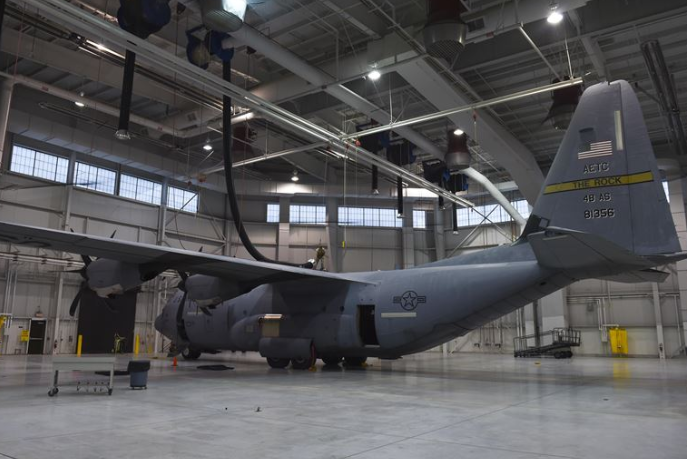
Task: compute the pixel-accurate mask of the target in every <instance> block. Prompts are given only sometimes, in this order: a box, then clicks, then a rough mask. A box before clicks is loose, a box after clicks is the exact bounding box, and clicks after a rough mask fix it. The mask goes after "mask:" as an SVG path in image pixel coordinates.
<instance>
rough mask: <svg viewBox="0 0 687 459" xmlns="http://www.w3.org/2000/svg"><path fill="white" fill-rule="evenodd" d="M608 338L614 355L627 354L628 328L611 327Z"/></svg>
mask: <svg viewBox="0 0 687 459" xmlns="http://www.w3.org/2000/svg"><path fill="white" fill-rule="evenodd" d="M608 338H609V341H610V343H611V353H612V354H613V355H627V354H628V347H627V330H626V329H624V328H611V329H609V330H608Z"/></svg>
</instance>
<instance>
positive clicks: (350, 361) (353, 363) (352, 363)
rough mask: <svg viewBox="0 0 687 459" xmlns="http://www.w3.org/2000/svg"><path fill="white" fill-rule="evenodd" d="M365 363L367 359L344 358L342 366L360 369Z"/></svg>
mask: <svg viewBox="0 0 687 459" xmlns="http://www.w3.org/2000/svg"><path fill="white" fill-rule="evenodd" d="M366 361H367V357H344V366H347V367H352V368H355V367H361V366H363V364H364V363H365V362H366Z"/></svg>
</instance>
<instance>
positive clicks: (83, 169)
mask: <svg viewBox="0 0 687 459" xmlns="http://www.w3.org/2000/svg"><path fill="white" fill-rule="evenodd" d="M116 180H117V173H116V172H115V171H112V170H110V169H105V168H102V167H97V166H92V165H90V164H86V163H80V162H77V163H76V170H75V172H74V186H78V187H80V188H86V189H89V190H94V191H100V192H102V193H107V194H114V192H115V183H116Z"/></svg>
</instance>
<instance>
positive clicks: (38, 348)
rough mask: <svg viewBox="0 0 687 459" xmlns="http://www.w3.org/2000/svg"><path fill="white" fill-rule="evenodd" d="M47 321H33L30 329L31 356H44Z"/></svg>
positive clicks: (29, 350) (29, 351)
mask: <svg viewBox="0 0 687 459" xmlns="http://www.w3.org/2000/svg"><path fill="white" fill-rule="evenodd" d="M46 323H47V321H45V320H33V319H31V328H29V349H28V353H29V354H42V353H43V346H44V345H45V325H46Z"/></svg>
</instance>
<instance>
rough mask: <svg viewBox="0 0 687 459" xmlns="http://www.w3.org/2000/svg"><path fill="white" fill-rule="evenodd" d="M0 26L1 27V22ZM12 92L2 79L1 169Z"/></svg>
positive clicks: (3, 167)
mask: <svg viewBox="0 0 687 459" xmlns="http://www.w3.org/2000/svg"><path fill="white" fill-rule="evenodd" d="M3 3H4V2H3ZM3 10H4V6H3ZM0 28H2V25H1V24H0ZM13 92H14V83H12V81H11V80H9V79H4V80H2V83H0V168H2V169H6V167H5V159H6V155H5V153H6V147H7V123H8V122H9V119H10V105H11V103H12V93H13Z"/></svg>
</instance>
